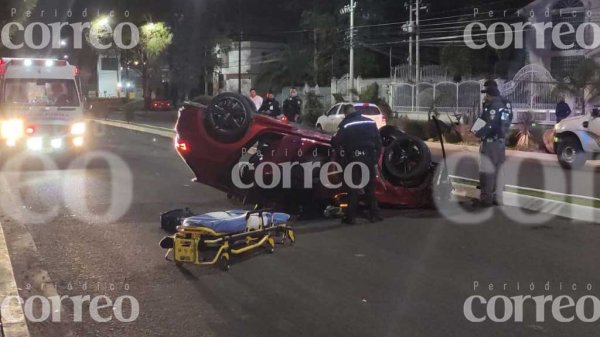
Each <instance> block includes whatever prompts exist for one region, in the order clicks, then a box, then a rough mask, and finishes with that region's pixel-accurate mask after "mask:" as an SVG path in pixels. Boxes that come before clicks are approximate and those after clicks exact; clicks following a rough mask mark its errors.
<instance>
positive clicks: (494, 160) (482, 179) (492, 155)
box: [479, 139, 506, 205]
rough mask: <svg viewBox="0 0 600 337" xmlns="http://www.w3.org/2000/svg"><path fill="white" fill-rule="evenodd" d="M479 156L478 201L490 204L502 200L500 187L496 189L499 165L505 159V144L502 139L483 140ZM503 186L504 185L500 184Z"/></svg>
mask: <svg viewBox="0 0 600 337" xmlns="http://www.w3.org/2000/svg"><path fill="white" fill-rule="evenodd" d="M479 153H480V154H481V158H480V161H479V187H480V189H481V197H480V201H481V202H482V203H483V204H487V205H491V204H493V203H494V201H496V202H498V203H501V202H502V192H503V190H504V188H503V187H502V188H501V189H500V191H498V193H497V191H496V189H497V186H498V180H499V179H502V177H499V172H500V167H501V166H502V164H503V163H504V161H505V160H506V145H505V142H504V139H499V140H494V141H492V142H489V141H486V140H483V141H482V142H481V146H480V147H479ZM502 186H504V185H502Z"/></svg>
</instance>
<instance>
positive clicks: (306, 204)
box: [175, 93, 447, 212]
mask: <svg viewBox="0 0 600 337" xmlns="http://www.w3.org/2000/svg"><path fill="white" fill-rule="evenodd" d="M202 103H204V104H201V103H197V102H187V103H186V104H185V105H184V106H183V107H182V108H181V109H180V111H179V118H178V121H177V125H176V132H177V135H176V139H175V147H176V149H177V151H178V152H179V154H180V155H181V157H182V158H183V160H184V161H185V162H186V163H187V165H188V166H189V167H190V169H191V170H192V172H193V173H194V175H195V176H196V178H195V181H196V182H198V183H202V184H206V185H209V186H212V187H214V188H216V189H219V190H221V191H224V192H226V193H227V194H228V195H229V196H231V197H236V198H240V199H242V200H244V201H245V202H246V203H251V204H257V205H260V206H261V207H278V208H279V209H286V210H289V211H291V212H293V211H296V212H302V211H303V210H306V209H307V208H313V207H316V208H324V207H325V206H328V205H332V204H334V203H335V201H336V200H338V198H337V197H339V195H340V194H342V193H343V192H344V190H343V187H341V186H340V185H341V184H333V185H336V186H335V187H332V186H324V185H325V184H323V182H322V181H323V179H322V170H323V167H331V166H332V165H326V164H327V163H331V161H332V160H335V151H334V149H332V147H331V135H329V134H325V133H321V132H317V131H314V130H310V129H306V128H303V127H301V126H299V125H295V124H290V123H288V122H286V121H281V120H276V119H273V118H271V117H268V116H264V115H260V114H257V113H256V110H255V108H254V105H253V103H252V102H251V101H250V100H249V99H248V98H246V97H244V96H241V95H237V94H233V93H225V94H221V95H219V96H216V97H215V98H214V99H212V100H210V101H208V100H206V101H204V102H202ZM380 134H381V137H382V143H383V145H384V151H382V153H383V154H382V156H381V158H380V165H379V167H381V169H380V171H379V174H378V175H377V189H376V197H377V199H378V201H379V202H380V204H382V205H388V206H392V207H411V208H419V207H429V206H432V205H433V194H434V193H433V187H434V185H435V184H442V183H443V184H447V179H442V178H443V177H442V173H441V172H442V171H443V170H436V166H437V164H435V163H432V162H431V154H430V151H429V148H428V147H427V145H426V144H425V143H424V142H423V141H421V140H419V139H416V138H414V137H411V136H409V135H407V134H404V133H403V132H401V131H400V130H398V129H396V128H395V127H393V126H386V127H383V128H381V129H380ZM261 163H271V165H263V166H264V169H263V170H260V172H258V173H259V176H257V171H258V170H255V168H256V167H257V166H260V164H261ZM289 163H294V164H297V165H295V166H293V165H292V166H291V167H290V165H289ZM307 163H310V164H312V166H314V169H310V170H309V172H308V173H307V171H306V169H305V167H309V165H306V164H307ZM286 164H287V166H286ZM302 164H305V165H302ZM277 166H281V167H287V168H288V169H289V171H288V173H290V178H288V181H287V186H284V185H286V184H275V183H273V181H274V180H278V179H281V176H280V172H278V168H277ZM333 173H335V172H333ZM337 175H338V177H337V180H336V177H335V176H336V174H333V176H334V177H333V178H331V181H333V182H335V181H341V177H339V176H341V173H339V172H338V173H337ZM257 180H260V182H262V184H257ZM272 183H273V184H272ZM259 185H260V186H259ZM265 185H269V186H267V187H265Z"/></svg>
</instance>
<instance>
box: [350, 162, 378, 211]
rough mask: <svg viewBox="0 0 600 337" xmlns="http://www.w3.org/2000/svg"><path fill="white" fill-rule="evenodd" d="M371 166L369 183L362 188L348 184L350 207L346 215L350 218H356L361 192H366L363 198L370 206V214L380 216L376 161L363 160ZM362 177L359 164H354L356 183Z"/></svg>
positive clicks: (353, 173) (353, 174) (353, 175)
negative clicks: (376, 192)
mask: <svg viewBox="0 0 600 337" xmlns="http://www.w3.org/2000/svg"><path fill="white" fill-rule="evenodd" d="M362 163H363V164H365V165H366V166H367V167H368V168H369V172H368V179H369V181H368V182H367V185H366V186H365V187H364V188H363V189H362V190H360V189H355V188H351V187H350V186H346V189H347V192H348V208H347V209H346V214H345V217H346V218H347V219H349V220H354V219H355V218H356V210H357V208H358V199H359V197H360V196H361V194H362V193H361V192H364V195H363V200H365V202H366V203H367V204H368V206H369V216H370V217H371V218H373V217H378V216H379V205H378V203H377V199H376V198H375V185H376V172H377V164H376V162H370V161H365V162H362ZM361 178H362V175H361V171H360V169H359V167H358V166H354V167H353V170H352V180H353V182H354V184H358V183H359V182H360V180H361Z"/></svg>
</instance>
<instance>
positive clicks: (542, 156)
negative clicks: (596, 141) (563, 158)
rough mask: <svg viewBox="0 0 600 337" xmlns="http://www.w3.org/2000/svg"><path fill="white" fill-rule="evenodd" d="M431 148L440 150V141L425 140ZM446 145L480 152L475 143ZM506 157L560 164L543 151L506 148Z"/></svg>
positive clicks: (594, 163)
mask: <svg viewBox="0 0 600 337" xmlns="http://www.w3.org/2000/svg"><path fill="white" fill-rule="evenodd" d="M425 143H426V144H427V146H429V148H430V149H436V150H439V149H441V148H442V146H441V144H440V143H439V142H425ZM444 147H445V148H446V150H447V151H448V150H450V151H462V152H470V153H477V154H479V147H478V146H473V145H457V144H447V143H444ZM506 157H507V158H509V157H512V158H522V159H536V160H539V161H546V162H553V163H555V164H556V165H558V159H557V158H556V155H555V154H551V153H541V152H525V151H517V150H506ZM585 165H586V166H589V167H597V166H599V165H600V161H597V160H596V161H594V160H588V161H587V162H586V164H585Z"/></svg>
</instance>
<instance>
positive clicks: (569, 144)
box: [556, 136, 588, 170]
mask: <svg viewBox="0 0 600 337" xmlns="http://www.w3.org/2000/svg"><path fill="white" fill-rule="evenodd" d="M556 155H557V157H558V162H559V164H560V166H562V167H563V168H564V169H568V170H577V169H580V168H582V167H583V165H585V162H586V161H587V159H588V155H587V154H586V153H585V151H584V150H583V147H582V146H581V142H580V141H579V139H577V137H574V136H568V137H565V138H563V139H561V140H560V142H559V143H558V146H557V148H556Z"/></svg>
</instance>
